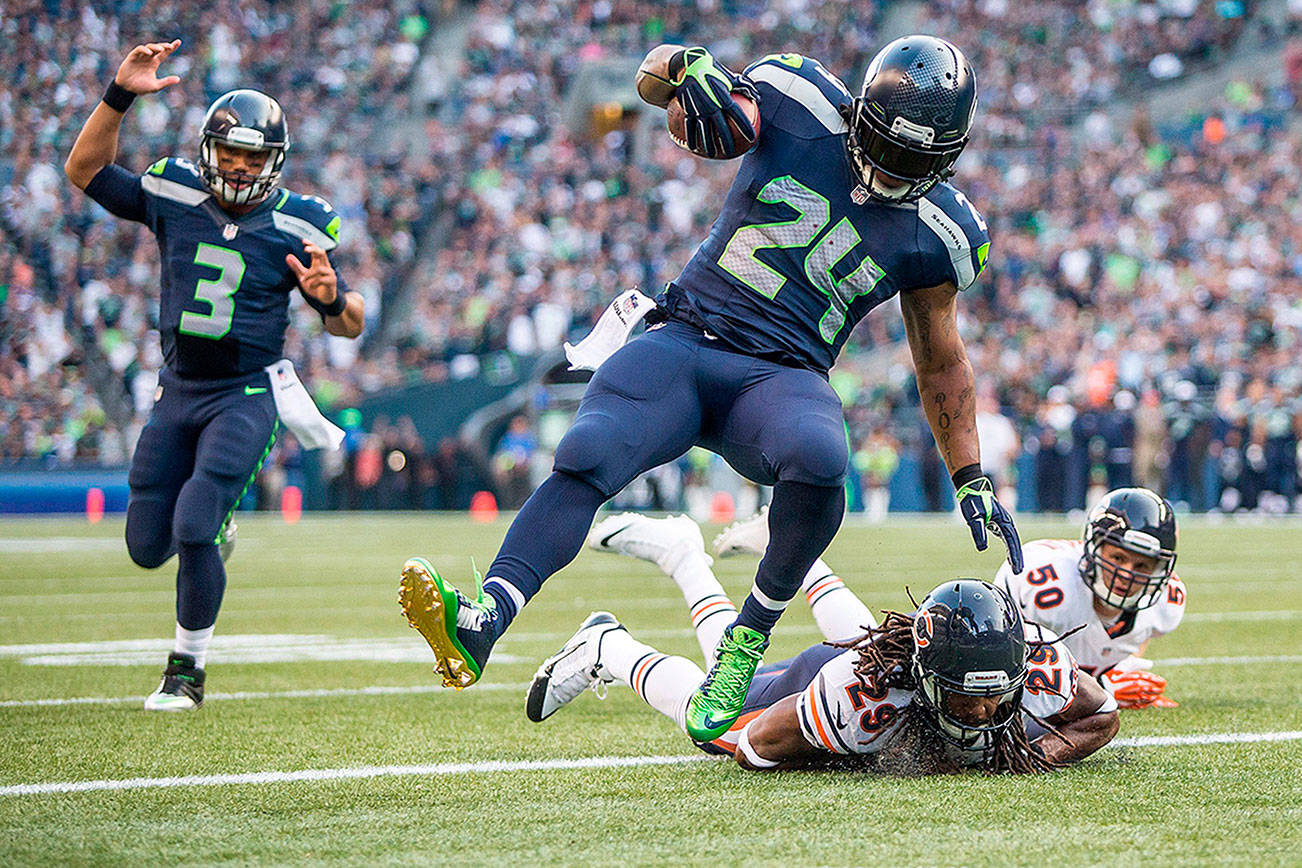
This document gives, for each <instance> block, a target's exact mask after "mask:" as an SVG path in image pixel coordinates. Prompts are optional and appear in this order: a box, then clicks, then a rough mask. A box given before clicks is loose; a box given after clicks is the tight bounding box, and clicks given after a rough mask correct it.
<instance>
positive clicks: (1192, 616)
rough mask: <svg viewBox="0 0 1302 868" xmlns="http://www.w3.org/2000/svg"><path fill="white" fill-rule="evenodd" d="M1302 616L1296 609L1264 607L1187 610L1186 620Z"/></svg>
mask: <svg viewBox="0 0 1302 868" xmlns="http://www.w3.org/2000/svg"><path fill="white" fill-rule="evenodd" d="M1299 618H1302V611H1298V610H1297V609H1266V610H1265V611H1262V612H1189V613H1187V614H1186V615H1185V616H1184V620H1186V621H1295V620H1298V619H1299Z"/></svg>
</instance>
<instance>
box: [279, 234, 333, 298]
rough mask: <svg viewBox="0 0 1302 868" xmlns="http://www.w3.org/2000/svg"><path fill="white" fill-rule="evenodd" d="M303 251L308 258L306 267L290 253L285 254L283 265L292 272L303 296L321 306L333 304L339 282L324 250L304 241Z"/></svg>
mask: <svg viewBox="0 0 1302 868" xmlns="http://www.w3.org/2000/svg"><path fill="white" fill-rule="evenodd" d="M303 249H304V250H305V251H307V255H308V257H309V260H308V264H307V265H306V266H305V265H303V263H302V262H301V261H300V260H299V258H298V257H297V256H295V255H294V254H292V253H287V254H285V264H286V265H288V266H289V270H290V271H292V272H294V277H295V278H297V279H298V285H299V288H300V289H302V290H303V294H304V295H307V296H310V297H312V298H314V299H316V300H317V301H319V302H321V304H333V303H334V300H335V298H336V297H337V296H338V295H339V281H338V278H336V277H335V270H334V267H333V266H332V265H331V264H330V258H329V257H328V256H326V252H325V251H324V250H322V249H321V248H320V247H318V246H317V245H315V244H313V243H312V242H311V241H306V240H305V241H304V242H303Z"/></svg>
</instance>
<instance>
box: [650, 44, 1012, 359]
mask: <svg viewBox="0 0 1302 868" xmlns="http://www.w3.org/2000/svg"><path fill="white" fill-rule="evenodd" d="M746 74H747V75H748V76H749V77H750V78H751V80H752V81H754V83H755V86H756V87H757V88H758V90H759V94H760V137H759V141H758V142H757V144H756V145H755V147H754V148H752V149H751V150H750V151H749V152H748V153H747V154H746V156H745V157H744V158H743V159H742V162H741V166H740V168H739V169H738V172H737V177H736V179H735V180H734V181H733V184H732V189H731V190H729V192H728V197H727V199H726V200H725V202H724V206H723V210H722V212H721V213H720V214H719V217H718V219H717V220H715V222H714V226H713V228H712V229H711V230H710V235H709V237H708V238H706V240H705V241H704V242H703V243H702V244H701V245H700V247H698V248H697V250H696V253H695V254H694V255H693V256H692V258H691V260H690V261H689V262H688V263H687V266H686V267H685V268H684V269H683V272H682V274H681V275H680V276H679V277H678V279H677V280H675V281H673V282H672V283H670V284H669V286H668V288H667V289H666V291H665V295H664V303H665V305H666V307H668V308H669V309H670V311H672V312H674V313H675V315H677V316H679V317H681V318H685V319H688V320H689V321H693V322H698V323H699V324H701V325H702V326H704V327H705V328H706V329H707V330H708V331H709V332H710V333H711V334H713V335H716V336H717V337H719V338H721V339H722V340H723V341H725V342H726V343H728V344H730V345H731V346H733V347H734V348H736V349H738V350H740V351H742V352H744V353H747V354H750V355H755V356H759V357H761V358H766V359H772V360H774V361H778V362H782V363H783V364H788V365H795V366H799V367H805V368H810V369H812V370H815V371H818V372H820V373H824V374H825V373H826V372H827V370H828V369H829V368H831V366H832V363H833V362H834V361H835V360H836V356H837V354H838V353H839V352H840V351H841V347H842V346H843V345H844V344H845V342H846V340H847V338H848V337H849V336H850V332H851V330H853V328H854V326H855V324H856V323H857V322H858V321H859V320H860V319H862V318H863V317H864V316H865V315H866V314H867V313H868V312H869V311H871V310H872V309H873V308H875V307H877V306H878V305H879V304H881V303H882V302H884V301H886V300H888V299H889V298H891V297H892V296H894V295H896V294H897V293H901V292H909V291H911V290H916V289H924V288H928V287H933V286H938V285H940V284H943V283H947V282H948V283H953V284H954V285H955V286H956V287H957V288H958V289H960V290H964V289H967V288H968V287H969V286H971V285H972V284H973V283H974V282H975V281H976V278H977V276H978V275H979V274H980V273H981V271H982V269H984V267H985V263H986V255H987V252H988V250H989V247H990V239H989V235H988V233H987V231H986V224H985V221H984V220H982V219H981V215H980V214H978V213H977V211H976V209H975V208H974V207H972V204H971V203H970V202H968V200H967V199H966V198H965V197H964V196H963V194H962V193H960V192H959V191H958V190H956V189H954V188H953V187H951V186H950V185H948V184H940V185H938V186H937V187H936V188H935V189H933V190H932V191H931V192H929V193H928V194H927V195H926V196H925V197H923V198H922V199H919V200H918V201H916V202H910V203H907V204H888V203H883V202H879V201H876V200H873V199H869V198H867V194H866V191H865V190H864V189H863V187H862V184H861V182H860V179H859V177H858V175H857V174H856V173H855V172H854V170H853V168H852V167H851V165H850V160H849V157H848V155H847V153H846V137H847V132H848V128H847V126H846V122H845V120H844V118H843V117H842V114H841V109H842V107H844V106H848V105H849V104H850V101H851V97H850V93H849V91H847V90H846V89H845V85H843V84H842V83H841V82H840V81H839V80H837V79H836V78H835V77H834V76H832V75H831V74H830V73H828V72H827V71H826V70H825V69H824V68H823V67H822V65H821V64H819V63H818V61H816V60H812V59H810V58H808V57H803V56H801V55H798V54H782V55H772V56H770V57H766V58H764V59H763V60H761V61H759V62H758V63H756V64H754V65H752V66H751V67H750V68H749V69H747V70H746Z"/></svg>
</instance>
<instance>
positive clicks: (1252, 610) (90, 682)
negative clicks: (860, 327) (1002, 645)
mask: <svg viewBox="0 0 1302 868" xmlns="http://www.w3.org/2000/svg"><path fill="white" fill-rule="evenodd" d="M505 528H506V524H505V522H504V521H503V522H499V523H497V524H493V525H476V524H472V523H470V522H469V521H468V520H466V519H464V518H460V517H444V516H438V517H427V516H419V515H391V516H375V515H368V516H357V517H342V518H341V517H328V518H327V517H321V518H318V517H315V516H309V517H307V518H305V519H304V520H303V521H302V522H301V523H300V524H298V525H297V526H294V527H288V526H286V525H284V524H282V523H281V522H280V521H279V519H278V518H276V519H273V518H262V517H249V518H247V519H246V518H242V519H241V521H240V542H239V548H238V550H237V552H236V555H235V558H234V559H233V560H232V562H231V564H230V583H229V586H228V589H227V596H226V603H225V606H224V608H223V610H222V616H221V619H220V621H219V622H218V637H219V639H218V640H217V641H218V642H219V643H221V644H217V645H216V646H215V648H214V650H213V651H212V652H210V658H209V664H208V673H209V681H208V695H209V701H208V702H207V703H206V704H205V707H204V708H203V709H202V710H200V711H199V712H197V713H193V714H183V715H160V714H147V713H146V712H144V711H143V710H141V707H140V700H141V698H142V697H143V696H144V695H145V694H146V693H148V692H149V691H150V690H152V689H153V688H154V686H155V684H156V683H157V680H158V676H159V672H160V671H161V667H162V664H163V662H164V656H165V654H166V649H167V648H168V647H169V645H170V643H169V641H168V640H170V637H171V631H172V624H173V608H172V607H173V575H174V567H173V566H172V565H171V564H169V565H168V566H167V567H164V568H163V569H162V570H157V571H152V572H147V571H144V570H140V569H138V568H136V567H135V566H134V565H132V563H131V562H130V560H129V559H128V558H127V555H126V551H125V548H124V546H123V545H122V543H121V524H120V522H116V521H113V520H106V521H105V522H103V523H101V524H99V525H96V526H90V525H87V524H86V523H84V522H73V521H38V520H30V521H29V520H8V521H3V522H0V721H3V739H2V740H0V864H3V865H6V866H8V865H25V864H51V863H58V864H165V863H166V864H173V863H201V864H214V863H304V862H310V863H321V862H332V863H335V862H344V863H352V864H363V865H369V864H376V863H412V864H417V863H420V864H428V863H431V862H435V863H452V864H471V863H513V864H516V865H534V864H549V863H560V864H613V863H621V864H652V863H668V864H685V863H711V864H724V865H736V864H742V863H749V864H774V865H796V864H799V865H867V864H876V865H932V864H935V865H951V864H964V865H1010V864H1027V865H1031V864H1035V865H1054V866H1058V865H1083V864H1107V865H1132V864H1134V865H1137V864H1141V863H1142V864H1150V863H1156V864H1205V863H1218V864H1221V863H1243V864H1254V865H1279V864H1293V865H1296V864H1299V863H1300V862H1302V831H1299V830H1300V829H1302V808H1300V807H1299V806H1300V805H1302V742H1299V740H1298V739H1299V738H1302V734H1299V731H1302V678H1300V677H1299V664H1302V629H1300V628H1302V583H1300V579H1299V566H1300V565H1302V526H1300V525H1299V524H1296V523H1292V524H1271V525H1256V526H1245V525H1238V524H1224V525H1219V526H1212V525H1207V524H1199V523H1196V522H1194V521H1189V522H1187V523H1186V527H1184V529H1183V530H1182V533H1181V550H1180V564H1179V571H1180V574H1181V576H1182V577H1183V578H1184V580H1185V582H1186V584H1187V585H1188V587H1189V615H1188V617H1187V620H1186V622H1185V624H1184V625H1183V626H1182V627H1181V629H1180V630H1179V631H1178V632H1177V633H1176V634H1174V635H1172V636H1169V637H1166V638H1164V639H1162V640H1160V642H1159V643H1155V644H1154V647H1153V648H1151V649H1150V655H1149V656H1151V657H1153V658H1155V659H1156V660H1157V661H1158V666H1157V671H1158V672H1160V673H1162V674H1163V675H1165V676H1166V677H1167V678H1168V679H1169V681H1170V687H1169V693H1170V694H1171V695H1172V696H1173V697H1175V698H1176V699H1178V700H1179V701H1180V703H1181V705H1180V707H1179V708H1178V709H1175V710H1171V711H1146V712H1128V713H1123V718H1122V726H1121V734H1120V736H1119V738H1120V739H1123V740H1134V739H1137V738H1140V737H1145V736H1179V737H1185V736H1207V737H1208V738H1207V739H1205V740H1204V742H1205V743H1204V742H1193V743H1191V740H1190V739H1187V738H1186V739H1184V740H1183V742H1182V743H1176V744H1161V745H1146V744H1134V743H1133V742H1132V744H1131V746H1121V747H1115V746H1114V747H1110V748H1108V749H1105V750H1104V751H1102V752H1100V753H1099V754H1097V755H1096V756H1095V757H1093V758H1091V759H1089V760H1088V761H1086V762H1085V763H1083V764H1082V765H1080V766H1078V767H1076V768H1073V769H1070V770H1067V771H1065V772H1061V773H1058V774H1054V775H1051V776H1046V777H1042V778H1035V779H1009V778H985V777H982V776H980V775H976V774H971V775H965V776H958V777H948V778H937V779H923V780H893V779H879V778H872V777H868V776H862V775H849V774H845V773H787V774H781V775H757V774H753V773H746V772H743V771H742V770H741V769H740V768H738V767H737V766H736V765H735V764H733V763H731V762H728V761H723V760H715V759H702V757H703V755H701V754H699V753H698V752H697V751H695V750H694V749H693V748H692V747H691V745H690V744H689V743H688V741H687V740H686V738H685V737H684V736H683V735H682V734H681V733H679V732H678V731H676V730H675V728H674V727H673V725H672V724H671V723H670V722H669V721H668V720H666V719H664V718H662V717H660V716H659V715H658V714H656V713H654V712H653V711H651V710H650V709H648V708H647V707H646V706H645V705H643V704H642V703H641V701H640V700H638V699H637V698H636V697H635V696H634V695H633V694H632V692H631V691H629V690H627V689H624V688H622V687H619V686H618V685H615V686H613V687H612V689H611V691H610V696H609V698H608V699H607V700H606V701H604V702H601V701H598V700H597V699H596V697H595V696H591V695H586V696H583V697H580V699H578V700H577V701H576V702H575V703H574V704H573V705H572V706H570V707H569V708H566V709H565V710H564V711H562V712H561V713H560V714H558V715H556V716H555V717H553V718H551V719H550V720H548V721H546V722H545V723H543V724H539V725H535V724H531V723H529V722H528V721H527V720H526V719H525V717H524V696H523V693H524V685H525V684H526V682H527V681H528V679H529V676H530V675H531V674H532V672H533V669H534V667H535V666H536V665H537V661H538V660H539V659H541V658H542V657H544V656H546V655H547V654H550V653H551V652H552V651H554V650H555V649H556V648H557V647H559V645H560V644H561V643H562V642H563V641H564V640H565V639H566V638H568V637H569V635H570V633H571V632H572V631H573V629H574V627H575V626H576V625H577V624H578V622H579V621H580V620H581V619H582V618H583V617H584V616H585V615H586V614H587V613H588V612H589V611H590V610H591V609H594V608H607V609H610V610H612V611H614V612H615V613H616V614H618V615H619V616H620V617H621V619H622V620H623V621H624V622H625V623H626V624H627V625H628V626H629V628H630V629H631V630H632V631H633V632H634V635H638V636H640V637H641V638H643V639H644V640H646V641H650V642H652V643H653V644H656V645H658V646H659V647H661V648H662V649H663V650H665V651H669V652H675V653H680V654H685V655H688V656H692V657H695V656H697V655H698V654H699V652H698V650H697V648H696V643H695V640H694V639H693V637H692V635H691V633H690V630H689V629H688V622H687V616H686V607H685V606H684V605H683V602H682V599H681V597H680V596H679V594H678V592H677V589H676V588H675V587H674V585H673V583H672V582H671V581H670V580H669V579H667V578H665V577H664V576H662V575H661V574H660V573H659V572H658V570H656V568H655V567H654V566H652V565H650V564H645V563H642V562H637V561H632V560H628V559H625V558H617V557H612V556H609V555H602V554H598V553H595V552H590V551H585V552H584V553H583V554H581V555H580V556H579V558H578V560H577V561H575V563H574V564H573V565H571V566H570V567H569V568H568V569H566V570H565V571H564V572H562V573H560V574H559V575H558V576H556V577H555V578H553V579H552V580H551V582H549V584H548V587H547V588H546V589H545V590H544V592H543V593H542V595H541V596H540V597H539V598H538V599H537V600H536V601H535V602H534V603H533V604H532V605H531V606H530V607H529V608H528V610H527V611H526V612H525V613H524V614H523V615H522V616H521V617H520V618H519V619H518V620H517V622H516V624H515V625H514V626H513V627H512V630H511V632H510V633H509V634H508V635H507V636H506V638H505V639H504V640H503V641H502V642H501V644H500V645H499V646H498V651H497V653H498V654H499V655H500V657H499V658H498V659H497V661H496V662H494V663H492V664H491V665H490V667H489V668H488V670H487V672H486V673H485V678H484V681H483V682H481V684H480V685H477V686H476V687H473V688H471V689H470V690H468V691H466V692H464V693H461V694H455V693H453V692H451V691H446V692H444V691H442V690H441V689H434V688H433V684H434V676H433V675H432V674H431V672H430V666H429V664H428V663H427V662H425V659H426V656H427V653H428V651H427V649H426V648H425V645H424V643H423V642H422V641H421V639H420V637H419V636H418V635H417V634H416V633H414V632H412V631H411V630H409V629H408V628H407V626H406V622H405V620H404V619H403V617H402V615H401V613H400V611H399V609H398V607H397V605H396V603H395V597H396V588H397V578H398V571H399V567H400V566H401V564H402V561H403V560H404V558H406V557H407V556H409V555H413V554H423V555H425V556H427V557H429V558H430V560H431V561H433V562H434V563H435V564H436V565H437V566H439V567H440V569H441V570H443V571H444V572H445V573H446V574H448V575H449V576H451V577H453V578H454V580H455V579H457V578H464V577H466V576H468V575H469V573H470V558H471V557H474V558H475V560H476V561H477V562H478V564H479V565H480V566H481V567H483V566H486V565H487V564H488V563H489V562H490V561H491V560H492V557H493V554H494V552H495V550H496V547H497V544H498V542H499V541H500V539H501V536H502V534H503V533H504V531H505ZM716 530H717V528H706V537H707V540H708V539H709V538H710V536H711V535H712V534H713V533H714V532H715V531H716ZM1022 532H1023V535H1024V536H1025V537H1026V538H1034V537H1040V536H1074V535H1075V533H1076V529H1075V528H1074V527H1069V526H1067V525H1064V524H1045V523H1038V524H1037V523H1035V522H1032V521H1030V520H1025V521H1024V522H1023V524H1022ZM998 558H999V555H998V554H995V553H991V552H987V553H986V554H977V553H975V552H974V551H973V550H972V547H971V540H970V538H969V537H968V534H967V530H966V528H965V527H963V526H962V525H961V524H959V523H957V522H956V521H955V522H953V523H950V522H948V521H939V520H930V521H927V520H921V521H918V522H904V521H900V522H892V523H890V524H887V525H885V526H880V527H857V526H853V525H849V526H847V527H846V528H844V529H843V530H842V532H841V534H840V536H839V537H838V538H837V540H836V542H835V543H834V544H833V546H832V548H831V551H830V553H829V554H828V555H827V560H828V561H829V562H830V563H831V564H832V565H833V566H834V567H836V568H837V569H838V571H839V572H840V573H841V575H842V576H843V577H844V578H845V580H846V583H847V584H848V585H850V586H851V587H852V588H853V589H854V590H856V591H857V592H858V593H859V594H860V595H861V596H863V597H864V598H865V600H867V602H868V603H869V604H870V605H871V606H872V607H873V608H875V609H877V608H883V607H903V606H904V605H905V597H904V585H905V584H908V585H909V586H910V587H911V588H912V589H913V590H914V592H915V593H916V594H920V593H923V592H925V591H926V590H928V589H929V588H930V587H931V586H932V585H933V584H935V583H936V582H937V581H939V580H941V579H944V578H946V577H952V576H954V575H959V574H966V575H980V576H987V577H988V576H990V575H992V574H993V573H994V571H995V569H996V567H997V565H998ZM716 569H717V570H718V572H719V575H720V578H721V579H722V581H723V582H724V584H725V586H726V587H727V588H728V589H729V591H730V592H732V593H733V594H734V595H735V597H736V599H738V600H740V599H741V597H742V596H743V595H744V593H745V590H746V588H747V587H748V586H749V582H750V579H751V576H752V574H753V570H754V561H753V560H750V559H734V560H726V561H720V562H718V563H717V564H716ZM251 637H252V638H251ZM817 638H818V637H817V631H816V630H815V628H814V625H813V621H812V619H811V618H810V617H809V613H808V610H807V609H806V608H805V607H804V605H803V602H801V601H799V600H798V601H797V602H796V603H794V604H793V605H792V608H791V610H790V611H789V612H788V614H787V615H786V617H785V618H784V619H783V621H782V623H781V624H780V625H779V628H778V632H777V634H776V637H775V639H774V643H773V648H772V650H771V651H770V652H769V655H768V659H770V660H776V659H779V657H781V656H786V655H789V654H792V653H795V652H797V651H799V650H800V649H802V648H804V647H806V646H807V645H809V644H811V643H813V642H814V641H816V639H817ZM151 640H152V641H151ZM18 646H24V647H18ZM1226 658H1231V659H1228V660H1227V659H1226ZM1164 660H1168V661H1170V662H1169V663H1167V664H1165V665H1164V664H1163V662H1162V661H1164ZM124 663H125V664H127V665H123V664H124ZM72 699H97V700H101V701H88V702H69V701H68V700H72ZM1234 733H1283V734H1284V735H1283V736H1279V737H1277V738H1278V740H1275V741H1261V742H1254V743H1227V741H1226V738H1225V736H1226V734H1234ZM647 757H662V758H668V759H667V760H665V761H664V762H663V763H661V764H650V763H648V762H646V761H645V760H639V759H638V758H647ZM610 758H626V760H627V764H625V765H615V764H612V763H610V762H608V760H609V759H610ZM677 758H681V759H677ZM567 760H592V761H593V762H591V763H588V764H584V763H570V764H569V767H567V764H566V763H565V762H564V761H567ZM698 760H699V761H698ZM558 761H560V762H558ZM493 762H496V763H498V765H496V766H494V765H489V763H493ZM466 766H469V768H466ZM386 767H387V768H386ZM276 772H281V773H290V774H287V775H285V776H282V779H279V780H278V779H276V778H275V776H274V775H269V774H267V773H276ZM297 772H315V773H312V774H293V773H297ZM240 775H243V776H245V777H236V778H234V779H231V778H229V777H228V778H220V777H219V778H216V779H211V778H210V779H207V780H192V781H171V782H166V781H159V780H158V779H163V778H192V777H197V776H240ZM284 777H288V778H289V779H288V780H286V779H283V778H284ZM78 782H101V783H98V784H85V783H82V784H81V786H82V787H85V789H83V790H82V791H71V792H68V791H67V790H69V789H75V786H76V785H77V783H78ZM115 782H116V783H115ZM124 782H125V783H124ZM38 784H57V785H63V786H55V787H48V788H46V790H45V791H40V790H39V788H35V791H34V788H33V787H30V786H28V785H38ZM161 784H168V785H166V786H164V785H161ZM50 790H53V791H50Z"/></svg>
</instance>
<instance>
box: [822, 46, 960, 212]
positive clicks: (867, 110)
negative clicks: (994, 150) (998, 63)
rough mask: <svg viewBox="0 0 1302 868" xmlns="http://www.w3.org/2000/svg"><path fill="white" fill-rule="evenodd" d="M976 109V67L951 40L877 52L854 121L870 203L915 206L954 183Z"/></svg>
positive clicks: (854, 160)
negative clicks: (949, 180) (947, 183)
mask: <svg viewBox="0 0 1302 868" xmlns="http://www.w3.org/2000/svg"><path fill="white" fill-rule="evenodd" d="M976 104H977V95H976V73H975V72H973V71H972V64H970V63H968V61H967V58H966V57H964V56H963V52H961V51H959V50H958V49H957V48H956V47H954V46H953V45H951V44H950V43H948V42H946V41H945V40H943V39H938V38H936V37H935V36H920V35H915V36H904V37H901V38H900V39H897V40H895V41H894V42H892V43H890V44H889V45H887V46H886V47H885V48H883V49H882V50H881V51H879V52H877V56H876V57H874V58H873V59H872V62H871V63H869V64H868V71H867V72H866V73H865V74H864V79H863V87H862V88H861V89H860V91H859V96H858V98H856V99H855V100H853V101H852V102H851V104H850V117H849V118H848V120H849V125H850V135H849V139H848V141H847V148H848V149H849V152H850V163H851V165H853V166H854V169H855V171H856V172H857V173H858V174H859V177H860V180H862V182H863V185H864V187H865V188H866V190H867V191H868V195H869V196H872V197H873V198H875V199H880V200H883V201H888V202H908V201H912V200H914V199H918V198H920V197H922V196H924V195H926V193H927V191H928V190H930V189H931V188H932V187H934V186H936V185H937V184H939V183H940V182H941V181H944V180H945V179H946V178H948V177H950V176H951V175H953V174H954V162H955V161H956V160H957V159H958V155H959V154H960V153H962V152H963V148H964V147H965V146H966V145H967V142H968V130H969V129H970V128H971V126H972V116H973V115H974V114H975V113H976ZM882 174H885V175H888V176H889V177H887V178H882V177H881V175H882Z"/></svg>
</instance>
